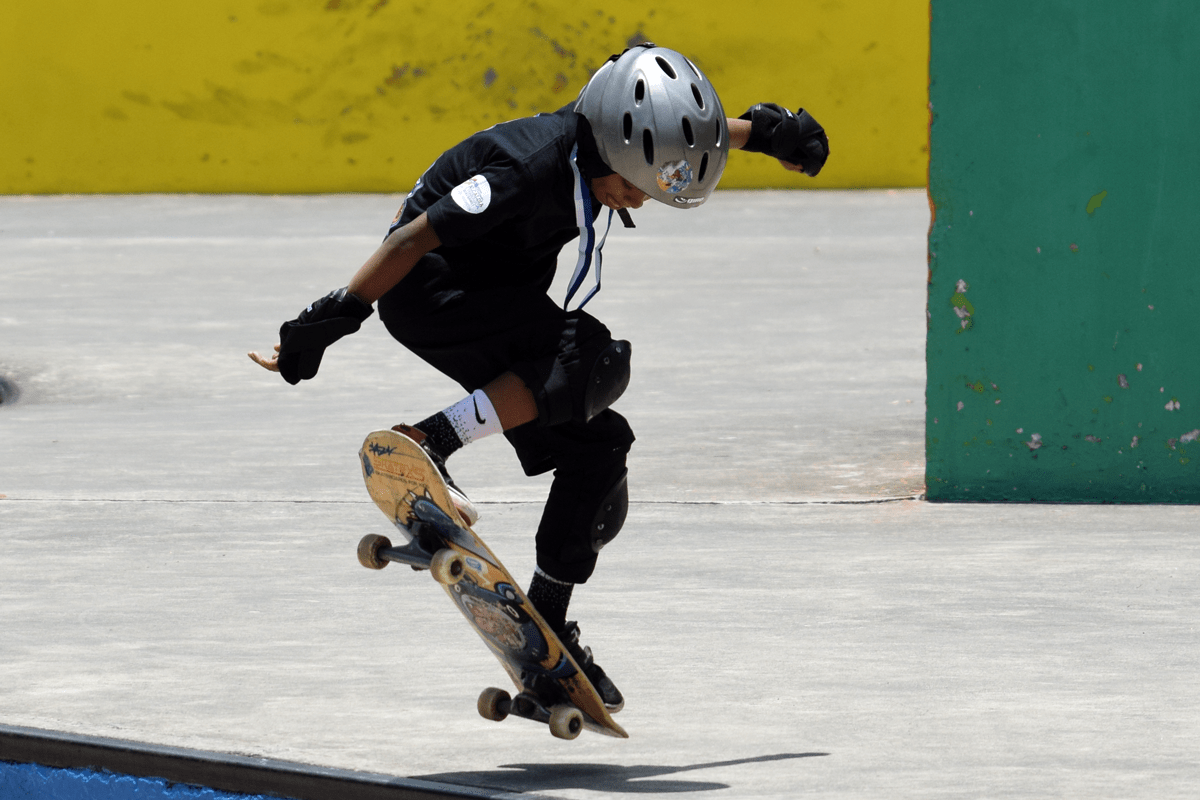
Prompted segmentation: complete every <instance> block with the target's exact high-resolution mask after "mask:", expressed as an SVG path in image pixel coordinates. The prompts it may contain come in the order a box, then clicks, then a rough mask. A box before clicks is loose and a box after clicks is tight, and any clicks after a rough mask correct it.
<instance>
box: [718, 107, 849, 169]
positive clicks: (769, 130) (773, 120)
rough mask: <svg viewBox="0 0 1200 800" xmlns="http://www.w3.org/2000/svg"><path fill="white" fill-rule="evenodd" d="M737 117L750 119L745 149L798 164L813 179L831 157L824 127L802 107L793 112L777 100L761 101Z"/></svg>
mask: <svg viewBox="0 0 1200 800" xmlns="http://www.w3.org/2000/svg"><path fill="white" fill-rule="evenodd" d="M738 119H744V120H749V121H750V139H749V140H748V141H747V142H746V144H745V146H744V147H742V149H743V150H746V151H748V152H751V153H765V154H766V155H768V156H771V157H772V158H778V159H780V160H781V161H786V162H788V163H789V164H798V165H800V167H802V168H803V169H804V174H805V175H807V176H809V177H810V178H813V177H816V175H817V173H818V172H820V171H821V167H823V166H825V161H826V159H828V158H829V139H828V138H827V137H826V136H825V129H824V128H822V127H821V126H820V125H819V124H818V123H817V121H816V120H815V119H813V118H812V115H811V114H809V113H808V112H807V111H805V110H804V109H803V108H802V109H800V110H799V111H797V112H796V113H795V114H793V113H792V112H791V111H788V110H787V109H786V108H783V107H782V106H778V105H775V104H774V103H759V104H758V105H756V106H753V107H751V108H750V110H749V111H747V112H746V113H745V114H742V115H741V116H740V117H738Z"/></svg>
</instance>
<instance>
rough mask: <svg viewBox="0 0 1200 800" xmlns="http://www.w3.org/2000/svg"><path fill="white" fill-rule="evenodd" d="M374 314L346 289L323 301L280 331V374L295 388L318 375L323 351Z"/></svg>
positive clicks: (304, 311)
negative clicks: (301, 382)
mask: <svg viewBox="0 0 1200 800" xmlns="http://www.w3.org/2000/svg"><path fill="white" fill-rule="evenodd" d="M373 313H375V309H373V308H371V306H370V305H368V304H367V303H364V302H363V301H362V300H361V299H360V298H359V297H357V296H356V295H353V294H350V292H348V291H347V290H346V289H345V287H343V288H341V289H338V290H336V291H333V292H330V293H329V294H327V295H325V296H324V297H322V298H321V299H320V300H318V301H316V302H315V303H313V304H312V305H311V306H309V307H308V308H306V309H304V310H303V311H301V312H300V316H298V317H296V318H295V319H294V320H292V321H290V322H285V323H283V326H282V327H281V328H280V329H279V362H278V363H279V374H280V375H282V376H283V379H284V380H285V381H287V382H288V383H290V384H292V385H293V386H295V385H296V384H297V383H299V382H300V381H306V380H309V379H310V378H312V377H313V376H314V375H316V374H317V368H318V367H320V366H321V356H323V355H325V348H326V347H329V345H331V344H333V343H334V342H336V341H337V340H338V339H340V338H342V337H343V336H347V335H349V334H351V333H354V332H355V331H357V330H358V329H359V328H361V327H362V323H363V320H365V319H366V318H367V317H369V316H371V314H373Z"/></svg>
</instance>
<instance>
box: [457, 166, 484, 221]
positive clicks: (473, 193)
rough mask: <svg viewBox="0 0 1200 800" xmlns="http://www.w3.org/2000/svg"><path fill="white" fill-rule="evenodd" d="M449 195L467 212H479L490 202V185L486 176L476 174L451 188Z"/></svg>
mask: <svg viewBox="0 0 1200 800" xmlns="http://www.w3.org/2000/svg"><path fill="white" fill-rule="evenodd" d="M450 196H451V197H452V198H454V202H455V203H457V204H458V207H459V208H461V209H462V210H463V211H466V212H467V213H468V214H481V213H483V211H485V210H486V209H487V207H488V205H489V204H490V203H491V202H492V186H491V184H489V183H488V182H487V178H485V177H483V176H482V175H476V176H474V177H471V178H467V179H466V180H465V181H463V182H462V183H460V184H459V185H458V186H455V187H454V188H453V189H451V190H450Z"/></svg>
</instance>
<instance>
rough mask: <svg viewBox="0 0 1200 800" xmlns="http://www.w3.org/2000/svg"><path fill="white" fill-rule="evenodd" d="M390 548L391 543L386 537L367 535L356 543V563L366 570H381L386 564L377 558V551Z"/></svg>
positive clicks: (373, 534)
mask: <svg viewBox="0 0 1200 800" xmlns="http://www.w3.org/2000/svg"><path fill="white" fill-rule="evenodd" d="M391 546H392V541H391V539H389V538H388V537H386V536H380V535H379V534H376V533H368V534H367V535H366V536H364V537H362V540H361V541H359V543H358V563H360V564H362V565H363V566H364V567H366V568H367V569H383V568H384V567H386V566H387V565H388V562H387V561H385V560H383V559H382V558H380V557H379V551H380V550H382V549H383V548H385V547H391Z"/></svg>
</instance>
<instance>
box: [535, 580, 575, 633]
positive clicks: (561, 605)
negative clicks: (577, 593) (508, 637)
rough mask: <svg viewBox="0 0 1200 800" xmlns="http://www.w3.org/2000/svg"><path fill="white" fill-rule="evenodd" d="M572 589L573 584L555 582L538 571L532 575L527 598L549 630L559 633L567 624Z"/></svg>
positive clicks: (573, 587)
mask: <svg viewBox="0 0 1200 800" xmlns="http://www.w3.org/2000/svg"><path fill="white" fill-rule="evenodd" d="M574 589H575V584H573V583H565V582H563V581H558V580H555V579H554V578H551V577H550V576H549V575H547V574H546V573H544V572H542V571H541V570H540V569H539V570H536V571H535V572H534V573H533V580H532V581H530V583H529V592H528V593H527V596H528V597H529V602H531V603H533V607H534V608H536V609H537V610H538V613H539V614H541V615H542V616H543V617H544V618H545V620H546V622H547V624H549V625H550V628H551V629H552V630H555V631H560V630H562V629H563V627H565V626H566V624H567V607H568V606H570V605H571V592H572V591H573V590H574Z"/></svg>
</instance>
